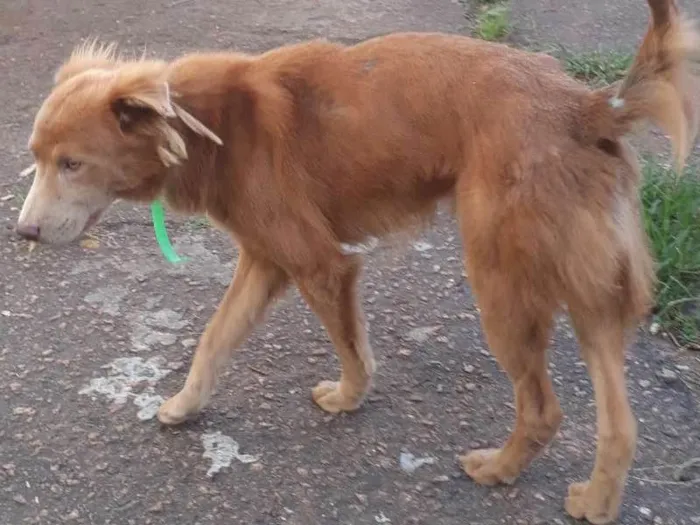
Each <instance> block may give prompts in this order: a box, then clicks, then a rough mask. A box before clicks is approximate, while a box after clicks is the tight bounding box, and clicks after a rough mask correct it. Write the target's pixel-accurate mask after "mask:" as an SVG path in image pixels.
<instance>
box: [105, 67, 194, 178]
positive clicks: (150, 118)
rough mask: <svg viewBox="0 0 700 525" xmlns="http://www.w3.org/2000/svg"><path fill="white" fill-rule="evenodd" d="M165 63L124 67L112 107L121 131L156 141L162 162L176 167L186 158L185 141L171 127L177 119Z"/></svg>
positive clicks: (114, 93) (119, 75)
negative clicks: (164, 72)
mask: <svg viewBox="0 0 700 525" xmlns="http://www.w3.org/2000/svg"><path fill="white" fill-rule="evenodd" d="M162 73H163V68H162V65H161V64H159V63H157V62H153V63H148V62H142V63H139V64H135V65H134V66H133V67H131V68H129V67H123V68H122V69H121V70H120V71H119V73H118V78H117V79H116V83H115V86H114V90H113V92H112V94H111V97H110V108H111V110H112V112H113V113H114V116H115V118H116V119H117V122H118V124H119V128H120V129H121V131H122V133H124V134H129V135H137V136H138V137H141V138H144V139H147V140H148V139H150V140H155V144H154V146H155V148H156V151H157V153H158V156H159V157H160V159H161V161H162V162H163V164H165V165H166V166H173V165H176V164H180V163H181V162H182V161H184V160H185V159H187V147H186V146H185V142H184V140H183V139H182V137H181V136H180V134H179V133H178V132H177V130H176V129H175V128H174V127H173V126H172V121H171V120H170V119H174V118H177V116H178V115H177V113H176V106H175V104H173V102H172V100H171V94H170V87H169V85H168V83H167V82H166V81H165V80H164V79H163V74H162Z"/></svg>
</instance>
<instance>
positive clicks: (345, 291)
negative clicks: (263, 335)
mask: <svg viewBox="0 0 700 525" xmlns="http://www.w3.org/2000/svg"><path fill="white" fill-rule="evenodd" d="M358 272H359V265H358V264H357V262H356V261H355V260H354V259H352V258H349V257H347V258H346V257H343V258H342V259H341V260H340V261H338V260H336V261H334V262H333V264H329V265H328V266H325V267H324V268H322V269H320V270H319V271H317V272H316V273H314V274H313V275H311V276H304V277H302V278H298V279H297V283H298V285H299V290H300V291H301V293H302V295H303V296H304V299H306V301H307V303H308V304H309V306H310V307H311V309H312V310H313V311H314V312H315V313H316V315H317V316H318V317H319V319H320V320H321V322H322V323H323V324H324V326H325V327H326V330H327V331H328V335H329V336H330V339H331V341H332V343H333V345H334V346H335V349H336V352H337V353H338V358H339V359H340V364H341V367H342V371H341V374H340V381H321V382H320V383H319V384H318V385H316V387H315V388H314V389H313V391H312V395H313V399H314V401H315V402H316V403H317V404H318V405H319V406H320V407H321V408H322V409H323V410H325V411H326V412H330V413H334V414H335V413H338V412H347V411H352V410H355V409H357V408H358V407H359V406H360V404H361V403H362V401H363V399H364V397H365V395H366V394H367V391H368V390H369V388H370V384H371V380H372V374H373V373H374V370H375V362H374V357H373V354H372V348H371V347H370V344H369V341H368V337H367V330H366V326H365V320H364V315H363V313H362V308H361V306H360V304H359V301H358V297H357V289H356V288H357V286H356V281H357V275H358Z"/></svg>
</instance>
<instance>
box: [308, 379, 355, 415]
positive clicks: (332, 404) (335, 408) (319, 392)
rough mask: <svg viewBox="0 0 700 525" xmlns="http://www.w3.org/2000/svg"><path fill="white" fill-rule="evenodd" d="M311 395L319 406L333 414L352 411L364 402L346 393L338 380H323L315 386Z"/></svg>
mask: <svg viewBox="0 0 700 525" xmlns="http://www.w3.org/2000/svg"><path fill="white" fill-rule="evenodd" d="M311 396H312V397H313V399H314V401H315V402H316V404H317V405H318V406H320V407H321V408H322V409H323V410H325V411H326V412H329V413H331V414H337V413H339V412H351V411H353V410H357V409H358V408H359V407H360V405H361V404H362V400H361V399H358V397H357V396H354V397H353V396H349V395H347V394H346V393H344V392H343V390H342V389H341V387H340V383H339V382H337V381H321V382H320V383H319V384H318V385H316V386H315V387H314V389H313V390H312V392H311Z"/></svg>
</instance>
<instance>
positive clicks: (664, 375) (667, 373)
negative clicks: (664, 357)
mask: <svg viewBox="0 0 700 525" xmlns="http://www.w3.org/2000/svg"><path fill="white" fill-rule="evenodd" d="M656 376H657V377H658V378H659V379H661V380H662V381H664V382H666V383H669V384H670V383H673V382H674V381H676V380H677V379H678V374H676V373H675V372H674V371H673V370H670V369H668V368H666V367H663V368H662V369H661V370H659V371H658V372H657V373H656Z"/></svg>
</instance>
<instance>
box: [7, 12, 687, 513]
mask: <svg viewBox="0 0 700 525" xmlns="http://www.w3.org/2000/svg"><path fill="white" fill-rule="evenodd" d="M649 4H650V6H651V11H652V15H653V16H652V20H651V22H650V26H649V29H648V32H647V34H646V37H645V39H644V41H643V43H642V46H641V49H640V50H639V53H638V56H637V59H636V61H635V62H634V65H633V66H632V68H631V71H630V72H629V75H628V76H627V78H626V79H625V80H624V82H622V83H621V84H620V85H618V86H612V87H607V88H604V89H601V90H597V91H591V90H589V89H588V88H586V87H585V86H583V85H581V84H579V83H577V82H575V81H574V80H572V79H571V78H569V77H568V76H567V75H566V74H564V73H563V72H562V71H561V70H560V68H559V66H558V64H557V62H556V61H555V60H554V59H552V58H550V57H547V56H543V55H539V54H532V53H526V52H523V51H517V50H514V49H510V48H508V47H506V46H502V45H496V44H492V43H486V42H482V41H477V40H472V39H470V38H465V37H460V36H448V35H439V34H394V35H390V36H385V37H381V38H375V39H372V40H369V41H366V42H364V43H361V44H359V45H356V46H352V47H343V46H340V45H336V44H333V43H328V42H324V41H314V42H309V43H304V44H300V45H293V46H288V47H283V48H280V49H276V50H273V51H270V52H268V53H264V54H262V55H259V56H247V55H242V54H234V53H212V54H192V55H188V56H185V57H183V58H181V59H179V60H176V61H174V62H172V63H166V62H161V61H151V60H145V59H141V60H126V59H122V58H119V57H117V56H115V54H114V49H113V48H110V47H108V48H103V47H99V46H96V45H94V44H93V45H88V46H85V47H83V48H81V49H79V50H78V51H77V52H76V53H74V55H73V56H72V57H71V58H70V59H69V60H68V62H67V63H66V64H64V65H63V67H62V68H61V69H60V71H59V72H58V74H57V76H56V86H55V87H54V90H53V91H52V93H51V94H50V95H49V97H48V98H47V100H46V101H45V103H44V105H43V106H42V108H41V110H40V111H39V113H38V115H37V118H36V122H35V127H34V131H33V134H32V138H31V141H30V147H31V149H32V151H33V153H34V155H35V157H36V169H37V174H36V176H35V179H34V184H33V186H32V189H31V191H30V194H29V196H28V198H27V201H26V203H25V206H24V208H23V210H22V212H21V215H20V220H19V225H18V230H19V232H20V233H22V234H23V235H25V236H26V237H31V238H34V239H38V240H43V241H46V242H65V241H70V240H72V239H74V238H76V237H78V236H79V235H80V234H81V233H82V232H83V231H85V230H86V229H87V228H89V227H90V226H91V225H92V224H94V223H95V222H96V221H97V220H98V219H99V217H100V215H101V214H102V213H103V211H104V210H105V209H106V208H107V206H108V205H109V204H110V203H111V202H112V201H114V200H115V199H117V198H122V199H129V200H134V201H143V202H149V201H151V200H153V199H155V198H158V197H163V198H164V199H165V200H166V201H167V202H168V203H169V204H170V206H172V207H173V208H175V209H178V210H181V211H184V212H188V213H206V214H207V215H208V216H209V217H211V218H212V219H213V220H214V221H215V223H217V224H218V225H219V226H220V227H221V228H223V229H224V230H226V231H228V232H230V233H231V235H232V236H233V237H234V238H235V240H236V242H237V244H238V246H239V247H240V257H239V260H238V267H237V269H236V272H235V276H234V279H233V281H232V283H231V285H230V287H229V289H228V291H227V292H226V295H225V297H224V299H223V301H222V303H221V305H220V307H219V309H218V311H217V312H216V314H215V315H214V317H213V319H212V320H211V323H210V324H209V326H208V327H207V329H206V331H205V333H204V335H203V337H202V339H201V341H200V344H199V347H198V348H197V351H196V353H195V356H194V360H193V363H192V367H191V370H190V372H189V375H188V377H187V381H186V383H185V385H184V387H183V389H182V391H181V392H180V393H178V394H177V395H176V396H174V397H173V398H171V399H169V400H168V401H167V402H166V403H165V404H164V405H163V406H162V407H161V409H160V413H159V418H160V420H161V421H162V422H163V423H166V424H177V423H180V422H182V421H184V420H185V419H187V418H189V417H192V416H194V415H195V414H196V413H197V412H198V411H199V410H200V409H201V408H202V407H203V406H204V405H205V404H206V403H207V401H208V399H209V397H210V395H211V393H212V389H213V388H214V384H215V381H216V377H217V374H218V372H219V370H220V368H221V366H223V365H224V364H225V363H226V361H227V360H228V358H229V356H230V355H231V353H232V352H233V350H234V349H235V348H236V347H237V346H238V345H239V344H240V343H241V342H242V341H243V340H244V338H245V337H246V335H247V334H248V333H249V331H250V330H251V329H252V328H253V326H254V325H255V323H256V322H258V321H259V320H260V319H261V318H262V317H263V315H264V312H265V311H266V309H267V307H268V306H269V305H270V304H271V303H272V302H273V300H274V299H275V298H276V297H278V296H279V295H280V294H282V293H283V292H284V290H285V289H286V288H287V287H288V285H289V284H291V283H293V284H295V285H296V286H298V287H299V289H300V290H301V293H302V294H303V296H304V297H305V299H306V300H307V301H308V303H309V305H310V306H311V308H312V309H313V310H314V311H315V312H316V313H317V314H318V316H319V317H320V319H321V320H322V322H323V324H324V325H325V327H326V328H327V330H328V332H329V334H330V337H331V339H332V341H333V344H334V345H335V347H336V349H337V352H338V356H339V358H340V361H341V365H342V372H341V376H340V380H339V381H337V382H331V381H323V382H321V383H320V384H319V385H318V386H316V388H315V389H314V390H313V398H314V400H315V401H316V403H318V404H319V405H320V406H321V408H323V409H324V410H327V411H329V412H339V411H350V410H354V409H356V408H357V407H358V406H359V405H360V403H361V401H362V399H363V398H364V396H365V395H366V393H367V391H368V389H369V387H370V383H371V379H372V374H373V372H374V368H375V364H374V359H373V357H372V350H371V348H370V345H369V342H368V339H367V335H366V331H365V327H364V324H365V323H364V319H363V314H362V311H361V308H360V304H359V301H358V298H357V293H356V281H357V277H358V274H359V271H360V266H361V261H360V259H359V258H358V256H356V255H348V254H346V253H344V252H343V250H342V249H341V244H342V243H349V244H354V243H360V242H362V241H364V240H366V239H367V238H368V237H370V236H372V237H380V236H382V235H386V234H389V233H392V232H396V231H399V230H405V229H407V228H411V227H413V226H415V225H417V224H420V223H422V222H424V221H425V220H428V219H429V218H430V217H431V216H432V214H433V212H434V210H435V207H436V205H437V203H438V202H439V201H440V200H442V199H448V200H451V201H452V202H453V203H454V205H455V210H456V214H457V217H458V220H459V225H460V228H461V232H462V235H463V241H464V246H465V254H466V264H467V267H468V270H469V276H470V279H471V282H472V285H473V288H474V290H475V293H476V295H477V298H478V301H479V304H480V307H481V311H482V323H483V328H484V331H485V333H486V335H487V338H488V343H489V346H490V348H491V351H492V352H493V354H494V355H495V356H496V357H497V358H498V361H499V362H500V364H501V365H502V366H503V368H504V369H505V370H506V371H507V372H508V375H509V376H510V378H511V380H512V382H513V387H514V390H515V399H516V408H517V418H516V422H515V427H514V430H513V432H512V434H511V436H510V438H509V439H508V441H507V442H506V443H505V445H504V446H503V447H502V448H501V449H497V450H477V451H473V452H471V453H470V454H469V455H467V456H465V457H464V458H463V459H462V464H463V467H464V469H465V471H466V472H467V473H468V474H469V475H470V476H471V477H472V478H474V480H476V481H477V482H479V483H484V484H489V485H491V484H495V483H499V482H505V483H511V482H513V480H515V479H516V478H517V476H518V475H519V474H520V472H521V471H522V470H523V469H524V468H525V467H527V466H528V464H529V463H530V462H531V461H532V460H533V458H535V457H536V456H537V455H538V454H540V453H541V452H542V450H543V448H544V447H545V446H546V445H547V444H548V443H549V442H550V441H551V439H552V438H553V436H554V435H555V433H556V432H557V428H558V427H559V423H560V421H561V418H562V413H561V410H560V407H559V402H558V401H557V398H556V396H555V393H554V390H553V388H552V384H551V381H550V379H549V377H548V374H547V356H546V348H547V343H548V340H549V336H550V332H551V328H552V318H553V315H554V314H555V311H556V310H557V309H558V308H560V307H562V306H566V307H568V310H569V312H570V314H571V317H572V319H573V323H574V325H575V328H576V331H577V334H578V336H579V339H580V343H581V348H582V353H583V357H584V359H585V360H586V362H587V364H588V369H589V372H590V374H591V378H592V381H593V385H594V388H595V397H596V403H597V410H598V451H597V456H596V463H595V467H594V469H593V473H592V475H591V478H590V480H589V481H588V482H585V483H576V484H573V485H572V486H571V487H570V488H569V496H568V498H567V501H566V508H567V510H568V512H569V513H570V514H571V515H573V516H575V517H577V518H583V517H585V518H587V519H588V520H589V521H590V522H593V523H608V522H610V521H611V520H613V519H614V518H615V517H616V515H617V513H618V509H619V506H620V501H621V497H622V493H623V487H624V484H625V479H626V476H627V471H628V469H629V467H630V464H631V463H632V460H633V456H634V452H635V442H636V426H635V420H634V417H633V415H632V412H631V410H630V406H629V403H628V400H627V391H626V388H625V379H624V372H623V366H624V349H625V346H626V343H627V341H628V336H629V332H630V331H631V329H633V328H634V327H635V325H636V323H637V322H638V321H639V319H640V318H641V317H642V316H643V315H645V313H646V312H647V308H648V307H649V304H650V302H651V299H652V288H653V282H652V261H651V259H650V256H649V253H648V251H647V247H646V243H645V238H644V234H643V230H642V227H641V225H640V217H639V204H638V198H637V189H638V184H639V169H638V166H637V164H636V161H635V157H634V155H633V153H632V152H631V151H630V148H629V147H628V145H627V143H626V142H625V139H624V135H625V134H627V133H628V132H629V131H630V130H631V128H632V126H633V125H634V124H636V123H639V122H641V121H644V120H646V119H651V120H653V121H655V122H656V123H657V124H659V125H661V126H663V127H664V128H665V129H666V130H667V131H668V132H669V134H670V135H671V136H672V138H673V139H674V143H675V147H676V153H677V157H678V159H679V161H682V160H683V159H684V158H685V156H686V154H687V152H688V150H689V148H690V146H691V144H692V140H693V138H694V134H695V109H694V108H693V107H692V105H691V102H690V97H689V96H688V90H687V84H686V82H687V80H688V74H687V72H686V68H687V62H688V60H689V59H690V58H691V54H692V53H695V52H697V49H698V40H697V36H696V34H695V33H694V32H692V31H691V30H690V29H689V27H688V26H687V24H686V23H685V22H683V21H682V20H681V18H680V15H679V13H678V11H677V8H676V6H675V4H674V2H673V0H649Z"/></svg>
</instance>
